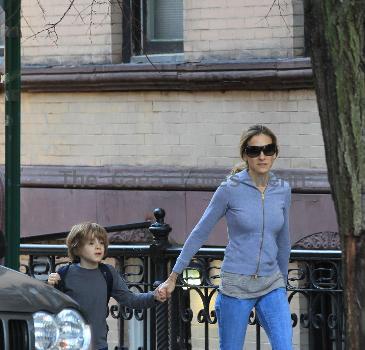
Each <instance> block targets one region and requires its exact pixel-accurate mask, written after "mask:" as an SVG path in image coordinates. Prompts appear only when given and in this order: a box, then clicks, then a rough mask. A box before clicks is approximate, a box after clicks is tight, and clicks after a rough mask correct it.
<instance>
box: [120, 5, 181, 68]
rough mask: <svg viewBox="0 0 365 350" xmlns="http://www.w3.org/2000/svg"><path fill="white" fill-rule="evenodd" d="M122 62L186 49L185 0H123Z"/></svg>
mask: <svg viewBox="0 0 365 350" xmlns="http://www.w3.org/2000/svg"><path fill="white" fill-rule="evenodd" d="M123 5H124V6H123V62H129V61H130V57H131V56H132V55H145V54H164V53H178V52H183V0H124V2H123Z"/></svg>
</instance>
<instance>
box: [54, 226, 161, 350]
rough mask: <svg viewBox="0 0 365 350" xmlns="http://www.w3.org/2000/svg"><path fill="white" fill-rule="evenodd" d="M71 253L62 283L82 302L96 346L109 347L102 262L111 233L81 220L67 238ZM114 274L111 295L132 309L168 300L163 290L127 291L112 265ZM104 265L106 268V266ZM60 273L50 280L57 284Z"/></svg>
mask: <svg viewBox="0 0 365 350" xmlns="http://www.w3.org/2000/svg"><path fill="white" fill-rule="evenodd" d="M66 244H67V248H68V255H69V257H70V259H71V261H72V264H71V265H69V267H68V269H67V274H65V276H64V280H63V281H62V283H63V284H64V292H65V293H66V294H67V295H69V296H70V297H71V298H73V299H74V300H75V301H77V302H78V303H79V305H80V306H81V308H82V309H83V311H84V312H85V314H86V316H87V318H88V321H89V322H90V324H91V329H92V334H93V343H94V348H95V349H98V350H107V349H108V344H107V323H106V311H107V309H106V305H107V292H108V286H107V281H106V277H104V276H103V273H102V271H101V268H99V264H100V262H101V260H102V259H104V257H105V256H106V253H107V248H108V236H107V233H106V231H105V229H104V228H103V227H101V226H100V225H98V224H95V223H90V222H86V223H81V224H78V225H75V226H73V227H72V228H71V231H70V233H69V234H68V236H67V238H66ZM105 266H106V267H107V268H109V270H110V272H111V274H109V275H110V276H112V281H113V282H112V288H111V293H110V295H111V296H112V297H113V298H114V299H115V300H117V301H118V302H119V303H120V304H122V305H124V306H128V307H130V308H138V309H142V308H148V307H153V306H155V305H156V300H157V301H161V302H163V301H165V300H166V297H165V295H164V294H163V293H161V294H159V292H158V291H157V289H156V290H155V291H154V292H148V293H140V294H134V293H132V292H131V291H129V290H128V288H127V285H126V283H125V282H124V281H123V279H122V278H121V277H120V275H119V273H118V272H117V271H116V270H115V269H114V267H113V266H111V265H105ZM105 266H104V267H105ZM60 280H61V276H60V275H59V274H58V273H51V274H50V275H49V276H48V283H49V284H51V285H55V284H58V283H59V282H60Z"/></svg>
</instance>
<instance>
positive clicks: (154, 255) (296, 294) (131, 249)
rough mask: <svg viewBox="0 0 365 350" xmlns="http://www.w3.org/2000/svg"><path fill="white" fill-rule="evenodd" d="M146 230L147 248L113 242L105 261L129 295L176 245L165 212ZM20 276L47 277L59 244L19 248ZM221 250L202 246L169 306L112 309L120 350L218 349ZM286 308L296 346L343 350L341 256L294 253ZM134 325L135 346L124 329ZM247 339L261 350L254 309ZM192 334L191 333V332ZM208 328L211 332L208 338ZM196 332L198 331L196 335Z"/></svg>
mask: <svg viewBox="0 0 365 350" xmlns="http://www.w3.org/2000/svg"><path fill="white" fill-rule="evenodd" d="M155 216H156V222H155V223H153V224H152V225H151V226H150V228H149V230H150V232H151V233H152V234H153V237H154V241H153V242H152V243H151V244H146V245H111V246H110V247H109V251H108V257H110V258H114V259H115V262H116V267H117V268H118V269H119V271H120V273H121V275H122V276H123V277H124V278H125V279H126V281H127V282H128V285H129V287H130V288H131V290H133V291H134V292H147V291H149V290H152V289H153V288H154V287H155V286H156V283H157V282H158V281H163V280H165V278H166V277H167V275H168V273H169V272H170V270H171V268H172V266H173V264H174V263H175V260H176V258H177V256H178V255H179V253H180V251H181V247H177V246H171V245H170V244H169V242H168V234H169V232H170V231H171V228H170V226H169V225H167V224H165V223H164V216H165V213H164V211H163V210H161V209H158V210H155ZM21 254H22V255H23V256H26V257H28V258H27V259H25V260H26V261H25V262H24V261H23V263H22V265H21V269H22V270H23V272H25V273H27V274H29V275H30V276H33V277H35V278H38V279H41V280H46V279H47V276H48V274H49V273H50V272H53V271H55V270H56V269H57V266H58V265H60V264H62V263H64V262H65V257H66V247H65V246H64V245H44V244H22V245H21ZM223 256H224V248H216V247H211V248H208V247H204V248H201V249H200V250H199V252H198V253H197V254H196V256H195V258H194V259H193V260H192V261H191V263H190V265H189V267H188V268H187V269H186V270H184V272H183V274H182V276H181V277H180V279H179V281H178V287H177V288H176V290H175V292H174V293H173V295H172V298H171V299H170V301H169V302H168V303H164V304H161V305H159V306H157V307H156V308H155V309H151V310H131V309H128V308H126V307H121V306H120V305H117V304H116V305H112V306H111V307H110V313H111V315H112V317H113V318H115V319H117V320H118V337H119V339H118V343H119V345H118V347H116V349H118V350H156V349H157V350H183V349H184V350H185V349H186V350H188V349H194V350H196V349H205V350H207V349H218V340H217V335H216V323H217V318H216V314H215V311H214V301H215V297H216V295H217V292H218V285H219V272H220V265H221V261H222V260H223ZM287 291H288V300H289V302H290V305H291V310H292V325H293V331H294V332H293V333H294V337H293V341H294V344H295V349H316V350H327V349H328V350H329V349H331V350H342V349H344V320H343V317H344V314H343V286H342V279H341V251H338V250H320V251H317V250H292V252H291V258H290V267H289V275H288V283H287ZM136 322H137V323H139V325H140V326H139V327H138V336H137V341H136V340H135V339H134V340H133V339H131V337H130V336H128V334H130V332H129V333H128V332H127V329H128V327H129V326H131V325H132V323H133V325H135V324H136ZM249 324H250V327H249V330H248V332H251V334H252V333H253V334H254V336H253V337H254V339H252V342H253V343H255V344H256V345H255V347H256V349H261V344H262V342H263V341H264V340H263V338H264V337H263V334H262V330H261V327H260V325H259V323H258V320H257V318H256V315H255V313H254V310H253V311H252V313H251V315H250V318H249ZM192 329H194V332H195V334H198V335H197V336H196V335H194V334H192ZM213 331H214V334H212V333H213ZM197 332H198V333H197Z"/></svg>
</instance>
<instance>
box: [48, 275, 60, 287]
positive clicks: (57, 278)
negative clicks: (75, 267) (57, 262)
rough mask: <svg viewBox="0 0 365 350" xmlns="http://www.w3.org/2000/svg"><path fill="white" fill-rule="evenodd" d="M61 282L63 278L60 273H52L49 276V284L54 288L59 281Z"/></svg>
mask: <svg viewBox="0 0 365 350" xmlns="http://www.w3.org/2000/svg"><path fill="white" fill-rule="evenodd" d="M60 280H61V277H60V275H59V274H58V273H56V272H54V273H51V274H50V275H49V276H48V280H47V283H48V284H50V285H52V286H54V285H55V284H57V283H58V282H59V281H60Z"/></svg>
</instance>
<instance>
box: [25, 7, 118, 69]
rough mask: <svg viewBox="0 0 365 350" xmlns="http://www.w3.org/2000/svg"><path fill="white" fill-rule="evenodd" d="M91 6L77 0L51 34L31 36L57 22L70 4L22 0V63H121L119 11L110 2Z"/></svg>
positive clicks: (44, 33) (44, 32) (45, 32)
mask: <svg viewBox="0 0 365 350" xmlns="http://www.w3.org/2000/svg"><path fill="white" fill-rule="evenodd" d="M38 3H40V4H41V6H40V5H39V4H38ZM91 3H92V1H91V0H76V1H75V3H74V6H72V7H71V8H70V10H69V11H68V13H67V15H66V16H65V17H64V18H63V19H62V21H61V22H60V23H59V24H57V26H56V27H55V30H54V31H52V30H51V31H50V32H47V31H43V32H41V33H39V34H37V35H36V36H35V37H34V34H36V33H38V32H40V31H42V30H44V29H45V28H47V24H49V23H56V22H57V21H59V20H60V19H61V18H62V16H63V14H64V13H65V11H66V10H67V8H68V6H69V2H68V1H66V2H65V1H63V0H52V1H41V2H39V1H37V0H27V1H23V2H22V14H23V16H22V62H23V64H51V65H54V64H56V65H65V64H85V63H88V64H90V63H95V64H97V63H113V62H120V60H121V58H120V57H121V48H122V39H121V35H122V34H121V30H122V25H121V18H122V16H121V10H120V8H119V7H118V5H111V4H110V3H109V1H106V2H100V4H99V2H97V4H95V5H94V6H93V7H92V8H91V6H90V4H91ZM42 9H43V11H42Z"/></svg>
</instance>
